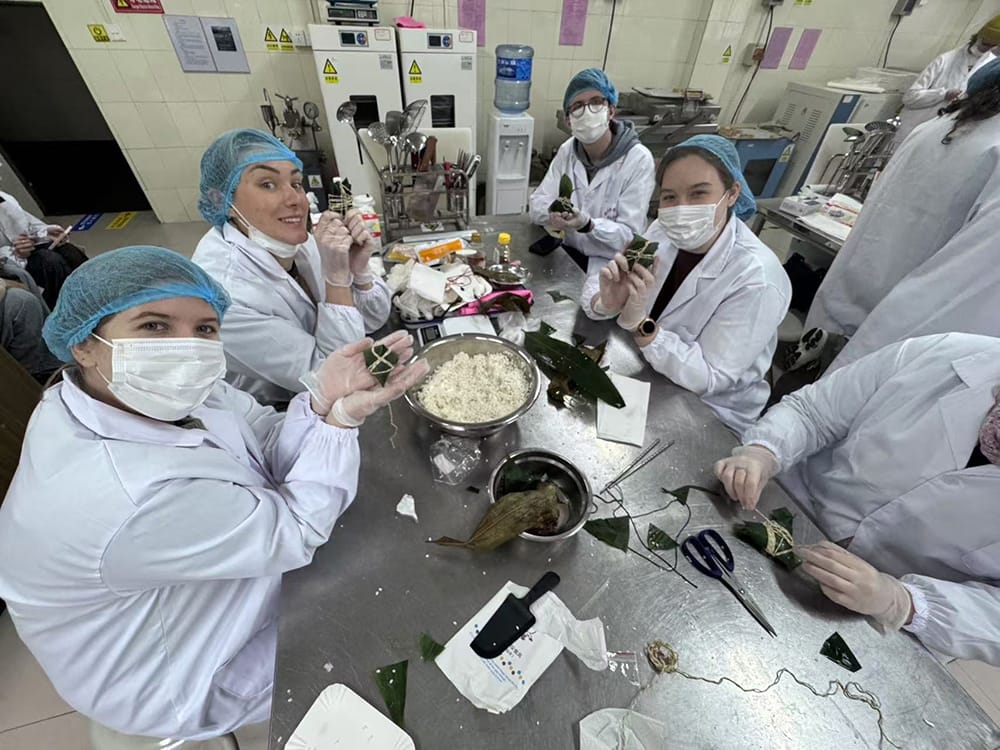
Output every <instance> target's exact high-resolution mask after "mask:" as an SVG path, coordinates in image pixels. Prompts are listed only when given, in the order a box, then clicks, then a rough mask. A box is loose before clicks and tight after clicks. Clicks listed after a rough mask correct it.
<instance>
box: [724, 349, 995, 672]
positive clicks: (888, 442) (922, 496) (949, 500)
mask: <svg viewBox="0 0 1000 750" xmlns="http://www.w3.org/2000/svg"><path fill="white" fill-rule="evenodd" d="M997 385H1000V339H993V338H988V337H985V336H974V335H970V334H961V333H951V334H938V335H935V336H923V337H921V338H916V339H908V340H906V341H903V342H899V343H895V344H892V345H891V346H887V347H885V348H884V349H881V350H879V351H878V352H875V353H874V354H869V355H868V356H867V357H864V358H863V359H860V360H858V361H857V362H854V363H853V364H851V365H850V366H848V367H844V368H842V369H840V370H837V371H836V372H833V373H830V374H827V375H826V376H824V377H823V378H821V379H820V380H819V381H817V382H816V383H814V384H812V385H808V386H806V387H804V388H802V389H801V390H799V391H796V392H795V393H792V394H791V395H788V396H785V398H784V399H783V400H782V401H781V403H780V404H778V405H777V406H774V407H772V408H771V409H770V410H769V411H768V412H767V414H765V415H764V417H763V418H762V419H761V420H760V422H759V423H758V424H757V425H756V426H755V427H753V428H751V429H750V430H748V431H747V433H746V434H745V435H744V437H743V442H744V443H746V444H751V443H754V444H757V445H763V446H765V447H766V448H768V449H770V450H771V451H773V452H774V454H775V455H776V456H777V457H778V461H779V462H780V464H781V468H782V469H783V470H786V471H785V474H783V475H782V478H781V483H782V485H783V486H784V487H785V488H786V489H787V490H788V491H789V493H790V494H791V495H793V496H794V497H795V499H796V500H797V501H798V503H799V504H800V505H801V506H802V507H803V508H804V509H806V510H807V512H809V514H810V515H811V516H812V518H813V520H814V521H815V522H816V524H817V525H818V526H819V528H820V529H822V530H823V532H824V533H825V534H826V535H827V536H829V537H830V538H831V539H835V540H845V539H849V540H851V541H850V545H849V546H848V549H849V550H850V551H851V552H854V553H855V554H857V555H859V556H860V557H862V558H864V559H865V560H867V561H868V562H870V563H871V564H872V565H874V566H875V567H876V568H878V569H879V570H882V571H884V572H886V573H888V574H890V575H893V576H897V577H901V578H902V581H903V583H904V584H905V585H906V587H907V588H908V589H909V591H910V593H911V594H912V597H913V602H914V607H915V611H916V616H915V617H914V620H913V623H912V624H911V625H909V626H907V629H908V630H910V631H911V632H913V633H914V634H916V635H917V636H918V637H919V638H920V640H921V641H922V642H923V643H924V644H925V645H926V646H928V647H930V648H932V649H934V650H935V651H939V652H942V653H945V654H949V655H951V656H955V657H959V658H964V659H980V660H983V661H987V662H990V663H992V664H995V665H1000V589H998V588H997V587H996V585H995V584H996V582H997V581H1000V541H998V539H1000V535H998V534H997V517H998V511H1000V467H998V466H994V465H992V464H991V465H987V466H979V467H976V468H971V469H967V468H966V466H967V465H968V462H969V458H970V456H971V454H972V451H973V449H974V448H975V446H976V444H977V441H978V439H979V429H980V426H981V425H982V422H983V420H984V418H985V417H986V414H987V413H988V412H989V410H990V408H991V407H992V406H993V403H994V396H993V389H994V388H995V387H996V386H997Z"/></svg>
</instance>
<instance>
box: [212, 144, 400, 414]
mask: <svg viewBox="0 0 1000 750" xmlns="http://www.w3.org/2000/svg"><path fill="white" fill-rule="evenodd" d="M302 180H303V176H302V162H301V161H299V158H298V157H297V156H295V154H294V153H293V152H292V151H291V150H289V149H288V147H286V146H285V145H284V144H283V143H281V141H279V140H277V139H276V138H274V137H273V136H271V135H270V134H268V133H263V132H261V131H259V130H250V129H244V130H230V131H228V132H226V133H223V134H222V135H221V136H219V138H217V139H216V140H215V142H214V143H212V145H211V146H209V147H208V149H207V150H206V151H205V154H204V156H202V160H201V199H200V200H199V203H198V206H199V208H200V209H201V215H202V216H203V217H204V218H205V221H207V222H208V223H209V224H211V225H212V228H211V229H210V230H209V231H208V232H207V233H206V234H205V236H204V237H203V238H202V239H201V241H200V242H199V243H198V247H197V249H196V250H195V253H194V258H193V260H194V262H195V263H197V264H198V265H200V266H201V267H202V268H204V269H205V270H206V271H208V272H209V274H211V275H212V276H213V277H214V278H215V279H216V280H217V281H218V282H219V283H220V284H221V285H222V286H223V288H225V290H226V291H227V292H228V293H229V296H230V298H231V299H232V308H231V309H230V310H229V313H228V315H227V319H226V331H225V334H224V335H225V343H226V359H227V362H228V365H229V375H228V379H229V381H230V382H231V383H232V384H233V385H235V386H237V387H239V388H242V389H243V390H246V391H249V392H250V393H252V394H253V395H254V396H255V397H256V398H257V400H258V401H260V402H261V403H265V404H275V405H279V404H283V403H286V402H287V401H288V399H290V398H291V397H292V396H294V395H295V393H296V392H297V391H298V389H299V378H300V377H302V375H303V374H304V373H307V372H309V371H311V370H313V369H314V368H316V367H317V366H318V365H319V364H320V363H321V362H322V361H323V360H324V359H325V358H326V356H327V355H328V354H330V352H332V351H334V350H336V349H338V348H339V347H341V346H344V345H345V344H348V343H351V342H354V341H358V340H359V339H362V338H364V336H365V332H366V331H374V330H376V329H378V328H381V327H382V326H383V325H385V322H386V321H387V320H388V319H389V289H388V287H386V285H385V284H384V283H383V282H382V280H381V279H378V278H376V277H375V276H374V274H372V272H371V271H370V270H369V267H368V261H369V258H370V257H371V252H372V248H373V243H372V238H371V236H370V235H369V234H368V232H367V230H366V229H365V227H364V223H363V221H362V220H361V216H360V214H359V213H358V212H356V211H355V212H349V213H348V214H347V216H345V217H343V219H342V218H341V217H339V216H337V215H336V214H334V213H332V212H326V213H324V214H323V217H322V218H321V219H320V221H319V223H318V224H317V226H316V228H315V230H314V232H313V233H312V234H310V233H309V232H308V231H307V229H306V218H307V216H308V215H309V204H308V201H307V200H306V193H305V190H304V188H303V185H302Z"/></svg>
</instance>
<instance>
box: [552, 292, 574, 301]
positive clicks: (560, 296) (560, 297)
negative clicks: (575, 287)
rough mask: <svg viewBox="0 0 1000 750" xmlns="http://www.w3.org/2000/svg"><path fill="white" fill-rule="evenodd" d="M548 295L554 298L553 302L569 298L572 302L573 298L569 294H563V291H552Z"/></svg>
mask: <svg viewBox="0 0 1000 750" xmlns="http://www.w3.org/2000/svg"><path fill="white" fill-rule="evenodd" d="M548 295H549V296H550V297H551V298H552V301H553V302H566V301H567V300H568V301H570V302H572V301H573V298H572V297H570V296H569V295H566V294H563V293H562V292H557V291H550V292H548Z"/></svg>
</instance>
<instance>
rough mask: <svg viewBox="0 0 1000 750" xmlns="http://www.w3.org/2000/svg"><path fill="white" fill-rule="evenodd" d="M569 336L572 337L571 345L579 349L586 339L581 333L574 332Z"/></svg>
mask: <svg viewBox="0 0 1000 750" xmlns="http://www.w3.org/2000/svg"><path fill="white" fill-rule="evenodd" d="M570 338H572V339H573V346H575V347H576V348H577V349H579V348H580V347H581V346H582V345H583V342H584V341H586V340H587V337H586V336H584V335H583V334H582V333H574V334H572V335H571V336H570Z"/></svg>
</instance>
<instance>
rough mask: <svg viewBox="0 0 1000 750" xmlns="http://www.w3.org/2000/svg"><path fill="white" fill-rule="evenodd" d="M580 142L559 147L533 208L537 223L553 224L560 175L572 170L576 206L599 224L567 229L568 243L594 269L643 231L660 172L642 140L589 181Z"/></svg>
mask: <svg viewBox="0 0 1000 750" xmlns="http://www.w3.org/2000/svg"><path fill="white" fill-rule="evenodd" d="M575 143H576V138H570V139H569V140H567V141H566V142H565V143H563V145H562V146H560V147H559V151H558V152H556V155H555V158H554V159H553V160H552V163H551V164H550V165H549V171H548V172H546V173H545V178H544V179H543V180H542V182H541V184H540V185H539V186H538V187H537V188H535V191H534V192H533V193H532V194H531V200H530V202H529V204H528V208H529V213H530V215H531V221H532V223H534V224H538V225H541V226H544V225H545V224H546V223H548V219H549V206H550V205H552V201H554V200H555V199H556V198H558V197H559V180H560V179H561V178H562V176H563V175H564V174H565V175H569V176H570V178H571V179H572V180H573V185H574V187H575V188H576V190H575V192H574V193H573V197H572V201H573V205H574V206H576V207H577V208H578V209H579V210H581V211H583V212H584V213H585V214H587V215H588V216H590V218H591V219H593V221H594V228H593V229H592V230H591V231H590V232H588V233H586V234H583V233H582V232H573V231H567V232H566V240H565V242H566V244H567V245H569V246H570V247H573V248H576V249H577V250H579V251H580V252H581V253H583V254H584V255H586V256H587V257H588V258H591V259H592V260H591V261H590V263H589V267H588V269H587V271H588V273H594V272H596V271H600V269H601V268H603V267H604V265H605V262H606V261H607V260H610V259H611V258H613V257H614V255H615V253H620V252H621V251H622V250H624V249H625V247H626V246H627V245H628V244H629V243H630V242H632V236H633V235H635V234H642V230H643V227H645V226H646V224H647V223H648V220H647V218H646V212H647V211H648V210H649V201H650V199H651V198H652V197H653V185H654V183H655V182H656V175H655V174H654V171H655V170H654V166H653V155H652V154H651V153H650V151H649V149H648V148H646V147H645V146H643V145H642V144H641V143H640V144H637V145H635V146H633V147H632V148H631V149H629V151H628V153H626V154H625V156H624V157H622V158H621V159H618V160H617V161H615V162H613V163H611V164H609V165H608V166H606V167H603V168H602V169H599V170H598V171H597V173H596V174H595V175H594V179H593V180H592V181H590V182H589V183H588V182H587V170H586V168H585V167H584V166H583V162H581V161H580V159H579V157H578V156H577V155H576V151H575V150H574V144H575Z"/></svg>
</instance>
